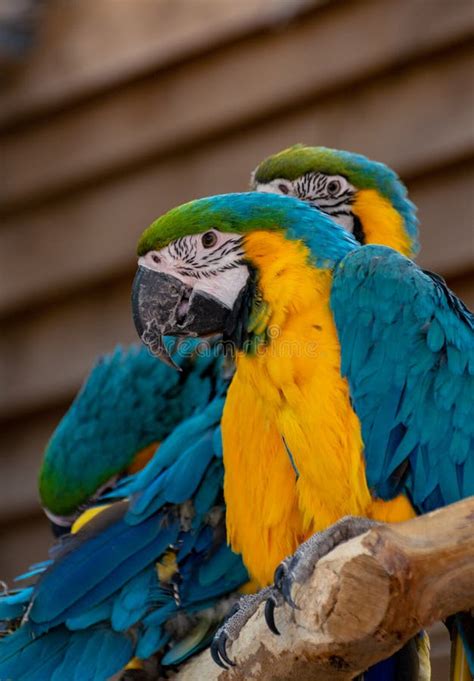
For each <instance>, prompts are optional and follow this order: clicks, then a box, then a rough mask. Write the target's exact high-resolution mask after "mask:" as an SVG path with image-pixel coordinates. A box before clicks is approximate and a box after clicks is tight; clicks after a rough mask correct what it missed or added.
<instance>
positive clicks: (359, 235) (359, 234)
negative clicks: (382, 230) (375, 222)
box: [352, 213, 365, 246]
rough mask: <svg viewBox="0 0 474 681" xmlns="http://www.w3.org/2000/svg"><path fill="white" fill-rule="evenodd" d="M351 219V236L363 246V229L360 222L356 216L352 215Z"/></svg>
mask: <svg viewBox="0 0 474 681" xmlns="http://www.w3.org/2000/svg"><path fill="white" fill-rule="evenodd" d="M352 218H353V228H352V234H353V235H354V238H355V239H357V241H358V242H359V243H360V244H362V246H363V245H364V244H365V234H364V227H363V226H362V222H361V221H360V218H359V216H358V215H356V214H355V213H352Z"/></svg>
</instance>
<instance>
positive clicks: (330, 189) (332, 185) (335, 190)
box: [326, 180, 341, 196]
mask: <svg viewBox="0 0 474 681" xmlns="http://www.w3.org/2000/svg"><path fill="white" fill-rule="evenodd" d="M326 190H327V193H328V194H329V195H330V196H336V194H339V192H340V191H341V183H340V182H339V181H338V180H331V182H328V183H327V186H326Z"/></svg>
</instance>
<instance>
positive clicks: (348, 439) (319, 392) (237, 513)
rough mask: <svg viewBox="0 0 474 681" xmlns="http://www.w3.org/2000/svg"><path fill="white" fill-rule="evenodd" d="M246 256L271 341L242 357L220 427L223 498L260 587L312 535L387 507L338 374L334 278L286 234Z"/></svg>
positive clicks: (250, 248)
mask: <svg viewBox="0 0 474 681" xmlns="http://www.w3.org/2000/svg"><path fill="white" fill-rule="evenodd" d="M269 242H271V243H269ZM246 252H247V253H248V255H249V257H250V258H251V259H252V261H253V262H254V263H256V265H257V267H258V269H259V272H260V273H261V278H260V281H259V285H260V288H261V291H262V293H263V297H264V299H265V301H266V302H267V304H268V308H269V310H270V318H269V323H268V327H267V328H268V335H269V337H270V340H269V342H268V343H267V344H266V345H265V346H263V345H261V346H259V348H258V350H257V352H256V353H254V354H252V355H250V354H249V355H245V354H243V353H241V354H240V355H239V356H238V358H237V372H236V375H235V377H234V379H233V381H232V384H231V386H230V389H229V393H228V396H227V400H226V406H225V410H224V415H223V421H222V433H223V444H224V466H225V479H224V493H225V499H226V505H227V529H228V536H229V541H230V543H231V545H232V548H233V549H234V550H236V551H240V552H241V553H242V555H243V558H244V562H245V564H246V566H247V568H248V569H249V571H250V574H251V576H252V578H253V579H254V580H255V581H256V582H257V583H259V584H260V585H264V584H268V583H269V582H271V580H272V577H273V571H274V570H275V568H276V566H277V565H278V563H279V562H280V561H281V560H282V559H283V558H284V557H285V556H286V555H288V554H289V553H292V552H293V551H294V550H295V549H296V547H297V546H298V545H299V544H300V543H301V542H302V541H303V540H304V539H306V538H307V537H308V536H310V535H311V534H312V533H314V532H315V531H318V530H321V529H324V528H326V527H327V526H329V525H330V524H332V523H333V522H335V521H336V520H338V519H339V518H340V517H342V516H343V515H346V514H354V515H367V516H371V517H378V516H380V515H381V516H383V517H384V518H385V517H387V509H386V508H384V510H383V512H381V513H378V511H376V508H377V509H378V508H379V506H380V502H375V503H374V502H373V500H372V498H371V495H370V492H369V490H368V487H367V483H366V478H365V468H364V460H363V443H362V439H361V431H360V424H359V420H358V418H357V416H356V415H355V413H354V411H353V409H352V407H351V404H350V400H349V390H348V385H347V382H346V381H345V379H343V378H342V377H341V374H340V347H339V342H338V338H337V332H336V329H335V326H334V322H333V318H332V315H331V312H330V309H329V294H330V287H331V273H330V272H328V271H322V270H317V269H315V268H313V267H310V266H309V265H308V262H307V255H308V254H307V250H306V248H305V247H304V246H303V245H301V244H297V243H289V242H288V241H287V240H285V239H284V238H283V237H282V236H281V235H280V234H275V233H273V234H269V233H268V232H254V233H252V235H250V236H249V237H247V239H246ZM402 505H403V506H407V504H402ZM384 506H386V504H384ZM406 513H408V511H406ZM406 513H405V511H403V513H402V514H400V513H399V512H398V510H397V513H396V515H397V517H396V518H394V519H401V517H399V516H400V515H403V516H405V515H406ZM388 515H390V514H388ZM409 515H411V512H410V513H409Z"/></svg>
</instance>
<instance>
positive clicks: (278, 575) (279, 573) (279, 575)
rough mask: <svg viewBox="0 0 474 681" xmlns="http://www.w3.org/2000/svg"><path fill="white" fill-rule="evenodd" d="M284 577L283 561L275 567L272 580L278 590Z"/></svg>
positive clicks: (284, 567)
mask: <svg viewBox="0 0 474 681" xmlns="http://www.w3.org/2000/svg"><path fill="white" fill-rule="evenodd" d="M285 577H286V566H285V564H284V563H280V565H279V566H278V567H277V569H276V570H275V574H274V575H273V581H274V582H275V586H276V588H277V589H278V590H280V591H281V588H282V586H283V582H284V580H285Z"/></svg>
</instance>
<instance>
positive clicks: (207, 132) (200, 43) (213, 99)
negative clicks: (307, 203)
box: [0, 0, 474, 679]
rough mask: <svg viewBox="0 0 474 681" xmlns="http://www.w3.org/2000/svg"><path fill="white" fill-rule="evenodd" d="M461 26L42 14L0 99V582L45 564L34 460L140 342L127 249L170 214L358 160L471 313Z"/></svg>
mask: <svg viewBox="0 0 474 681" xmlns="http://www.w3.org/2000/svg"><path fill="white" fill-rule="evenodd" d="M472 27H473V8H472V4H471V0H454V1H451V0H384V1H383V2H380V0H354V1H349V0H346V1H337V0H333V1H330V0H329V1H321V0H319V1H316V0H260V1H259V0H239V2H233V1H231V0H134V1H132V0H62V1H61V0H56V1H51V0H49V2H47V3H45V5H44V9H43V15H42V17H41V20H40V23H39V26H38V29H39V31H38V40H37V45H36V47H35V48H34V49H33V50H32V51H31V52H30V53H29V55H28V56H27V58H26V59H25V61H24V63H23V64H20V65H18V66H17V68H16V69H14V70H12V71H11V72H10V73H9V76H8V81H7V83H6V87H4V89H3V92H2V93H1V94H0V126H1V127H0V154H1V173H2V178H1V186H0V211H1V226H0V316H1V322H2V332H1V337H0V381H1V383H0V385H1V391H0V420H1V434H2V437H1V442H0V480H1V494H0V534H1V547H0V576H1V577H2V578H6V579H10V578H11V577H12V576H13V575H14V574H15V573H16V572H17V571H18V570H21V569H22V568H23V567H24V566H25V564H26V563H28V562H31V561H34V560H38V559H41V558H43V557H44V553H45V549H46V546H47V543H48V540H49V535H48V527H47V524H46V522H45V520H44V519H43V517H42V514H41V511H40V509H39V504H38V500H37V494H36V474H37V469H38V465H39V462H40V459H41V454H42V449H43V447H44V444H45V442H46V441H47V439H48V437H49V435H50V434H51V432H52V430H53V428H54V426H55V424H56V423H57V421H58V419H59V417H60V416H61V414H62V413H63V412H64V410H65V409H66V407H67V405H68V404H69V402H70V400H71V398H72V397H73V395H74V393H75V392H76V390H77V388H78V386H79V385H80V383H81V381H82V380H83V378H84V377H85V375H86V373H87V371H88V369H89V367H90V366H91V364H92V362H93V360H94V358H95V357H96V356H97V355H98V354H99V353H102V352H104V351H108V350H111V349H112V348H113V347H114V345H115V344H116V343H118V342H125V343H127V342H129V341H134V340H135V333H134V330H133V328H132V323H131V318H130V305H129V292H130V283H131V280H132V276H133V271H134V268H135V258H134V249H135V243H136V239H137V237H138V235H139V234H140V232H141V231H142V229H143V228H144V227H145V226H146V225H147V224H148V223H149V222H150V221H151V220H152V219H153V218H155V217H156V216H157V215H158V214H160V213H162V212H163V211H165V210H167V209H168V208H170V207H171V206H173V205H174V204H177V203H180V202H182V201H185V200H189V199H191V198H193V197H197V196H202V195H206V194H212V193H219V192H226V191H234V190H242V189H245V188H246V187H247V184H248V177H249V171H250V170H251V169H252V168H254V166H255V165H256V164H257V163H258V161H259V160H261V159H262V158H263V157H264V156H266V155H268V154H269V153H272V152H275V151H277V150H278V149H280V148H283V147H285V146H288V145H290V144H293V143H295V142H299V141H301V142H305V143H308V144H323V145H326V146H334V147H340V148H346V149H350V150H353V151H359V152H362V153H364V154H366V155H368V156H371V157H373V158H376V159H378V160H381V161H385V162H386V163H388V164H390V165H391V166H393V167H394V168H396V170H397V171H398V172H399V173H400V174H401V175H402V177H403V178H404V179H405V180H406V182H407V184H408V186H409V189H410V192H411V196H412V198H413V200H414V201H415V202H416V203H417V204H418V206H419V209H420V217H421V220H422V244H423V251H422V254H421V256H420V262H421V264H422V265H423V266H424V267H427V268H430V269H434V270H436V271H438V272H440V273H442V274H443V275H444V276H445V277H446V278H447V279H448V282H449V283H450V285H451V286H452V287H453V288H454V289H455V291H457V292H458V293H459V294H460V295H461V296H463V297H464V299H465V300H466V302H467V303H468V304H471V305H473V304H474V235H473V231H472V218H473V213H474V211H473V198H472V178H473V176H474V163H473V114H474V104H473V92H472V66H473V63H472V53H471V52H470V51H469V43H468V41H469V38H470V36H471V33H472ZM437 654H438V657H439V656H440V655H441V654H442V652H441V649H439V652H438V653H437ZM438 669H439V670H442V669H443V670H444V669H445V667H443V666H442V665H441V662H439V665H438ZM441 673H442V672H441V671H439V674H441ZM443 673H444V671H443ZM439 678H440V679H441V678H444V677H442V676H441V675H440V676H439Z"/></svg>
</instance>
